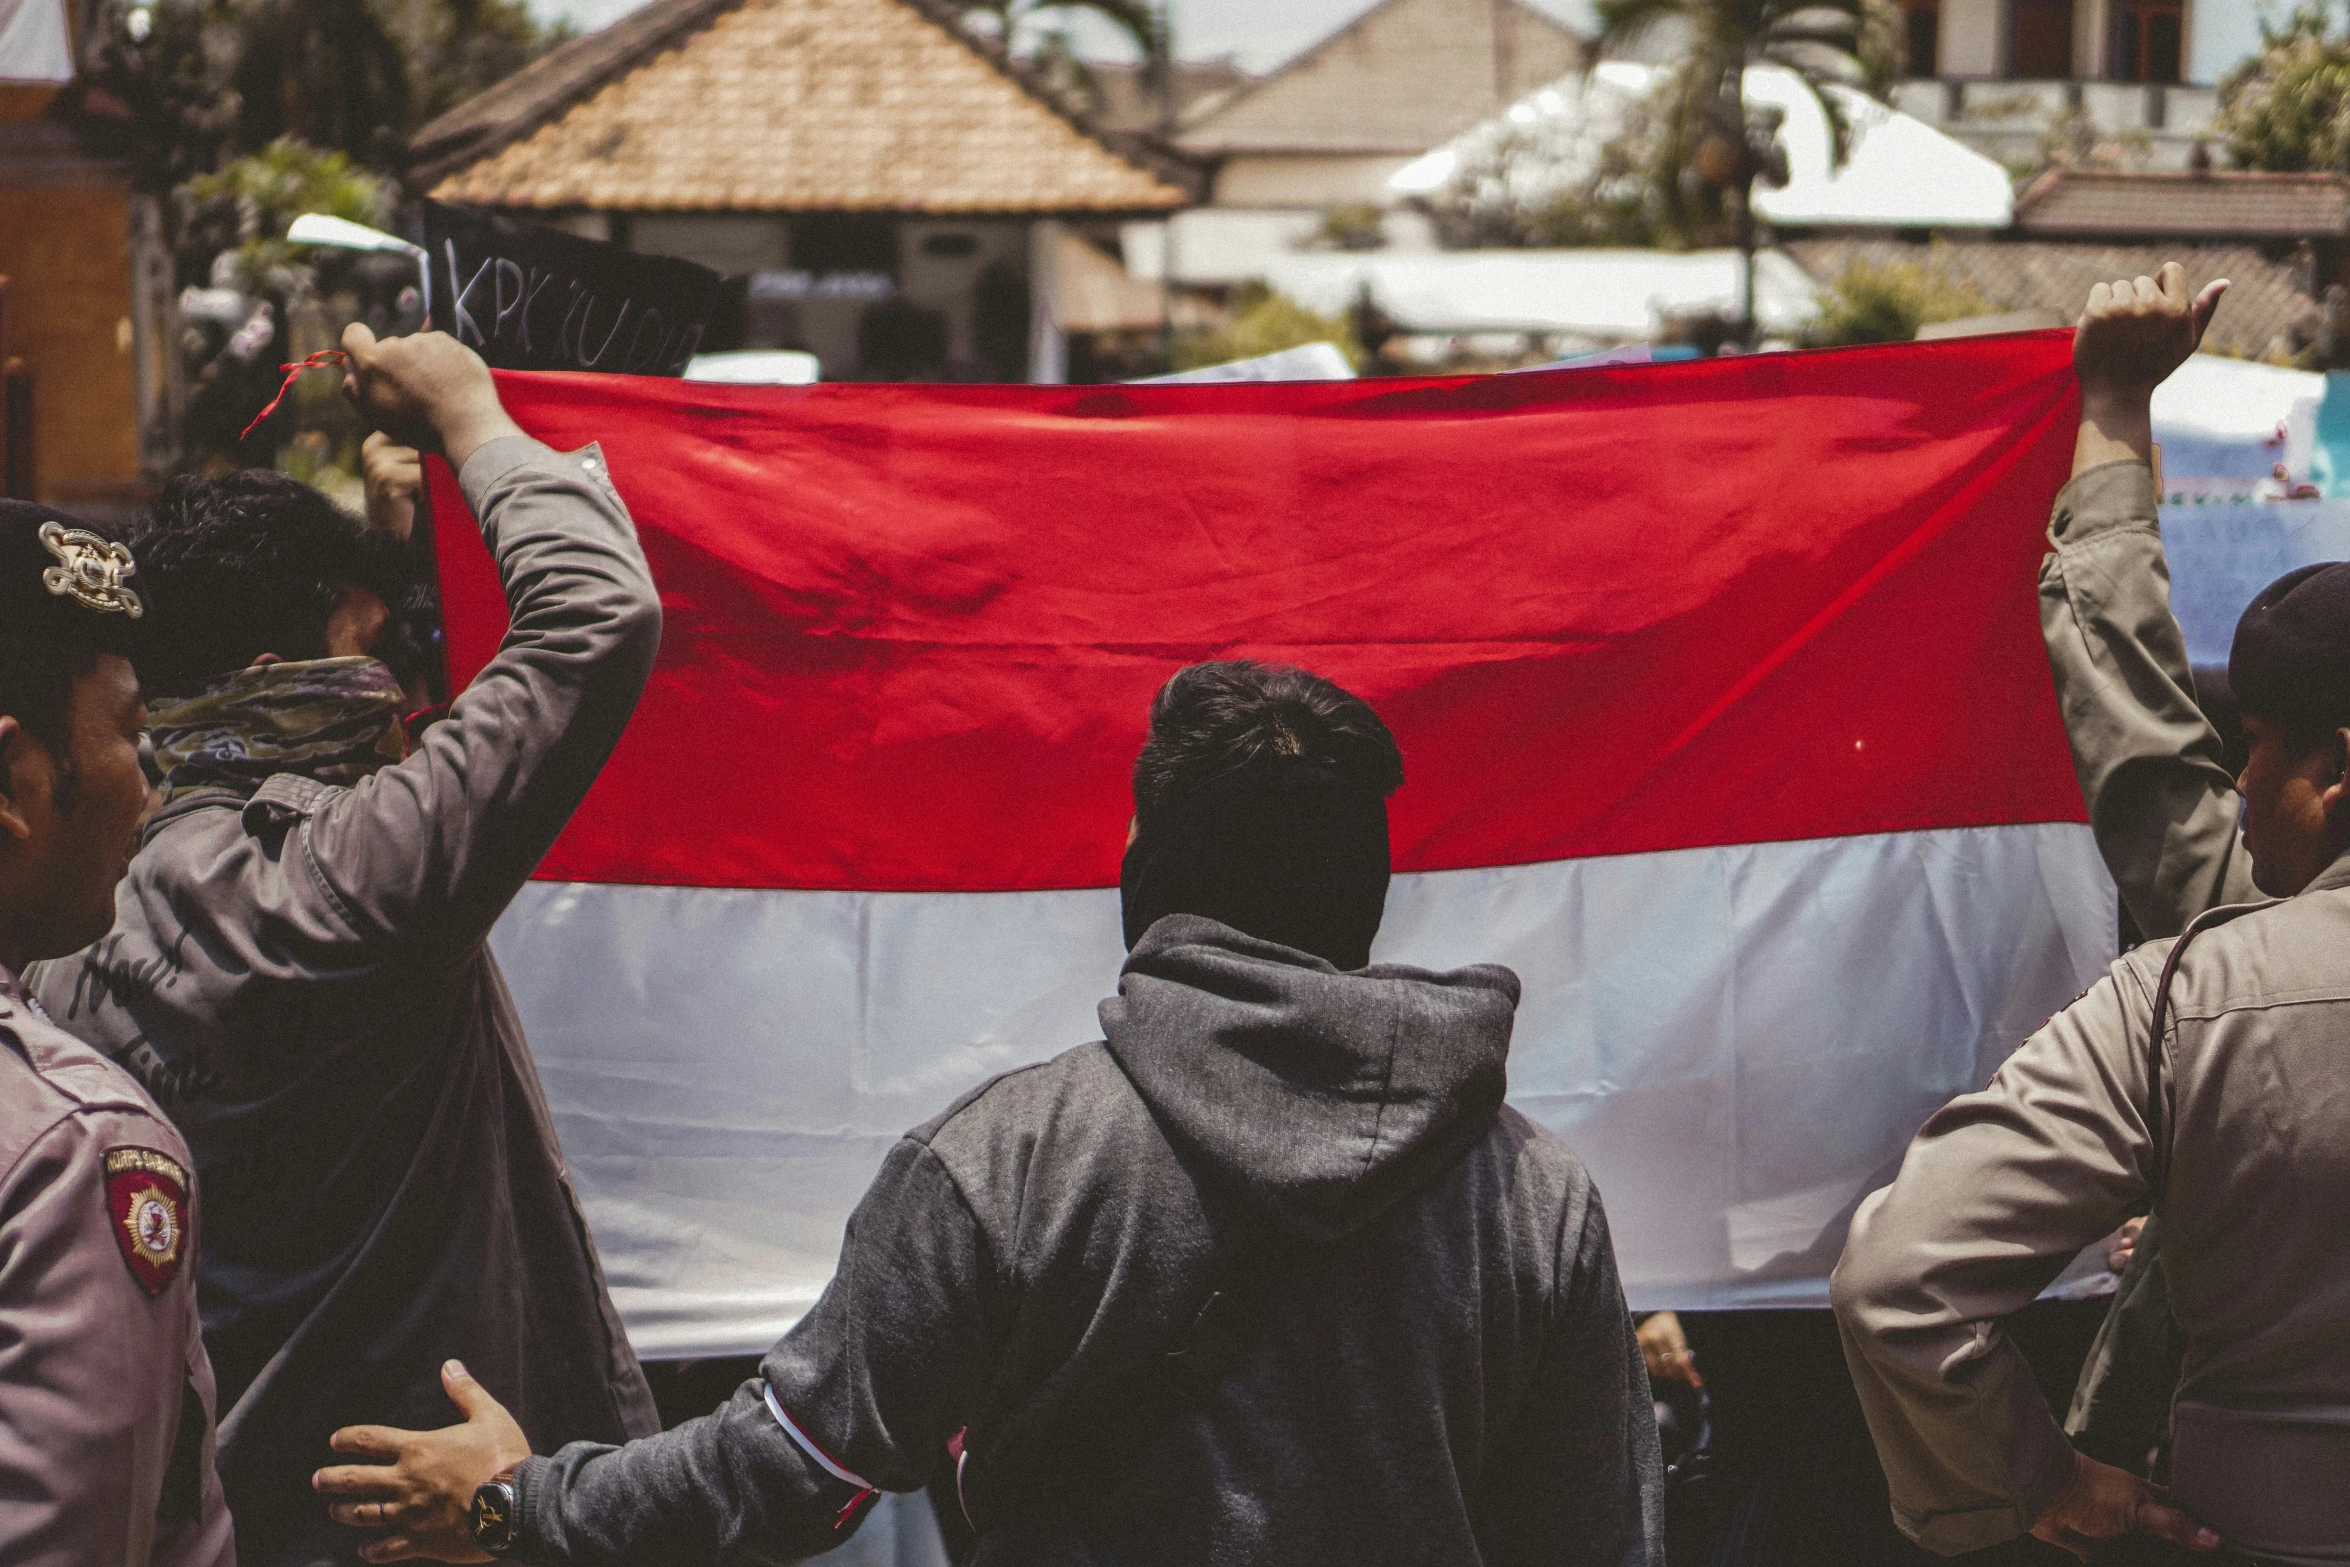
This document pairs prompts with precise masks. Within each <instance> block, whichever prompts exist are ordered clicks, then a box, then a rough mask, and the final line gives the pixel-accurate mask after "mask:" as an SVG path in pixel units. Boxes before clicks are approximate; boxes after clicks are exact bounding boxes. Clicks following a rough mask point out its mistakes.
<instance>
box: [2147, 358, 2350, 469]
mask: <svg viewBox="0 0 2350 1567" xmlns="http://www.w3.org/2000/svg"><path fill="white" fill-rule="evenodd" d="M2325 383H2326V378H2325V377H2324V376H2322V375H2318V374H2316V373H2314V372H2312V371H2307V370H2287V369H2283V368H2281V367H2279V366H2276V365H2264V364H2258V363H2255V362H2254V361H2252V360H2249V359H2223V358H2221V357H2220V356H2219V355H2217V354H2196V355H2194V356H2193V357H2191V358H2190V359H2188V361H2187V362H2186V363H2185V364H2183V365H2181V366H2179V368H2178V369H2176V370H2174V371H2172V372H2171V375H2170V379H2169V380H2167V381H2165V382H2163V383H2162V385H2160V386H2158V387H2156V388H2155V389H2154V438H2155V439H2156V440H2158V441H2160V442H2161V443H2162V472H2163V478H2164V480H2165V482H2166V483H2167V482H2168V481H2170V480H2174V479H2183V478H2202V479H2248V480H2258V479H2265V478H2267V477H2268V473H2269V470H2270V468H2272V467H2273V466H2274V465H2275V464H2276V463H2277V462H2278V461H2279V460H2284V461H2287V462H2288V463H2292V462H2293V458H2292V457H2291V456H2289V455H2288V454H2287V451H2286V441H2285V437H2284V434H2283V431H2284V429H2285V427H2286V426H2287V425H2289V424H2291V423H2292V421H2293V411H2294V406H2295V405H2296V404H2299V403H2308V404H2310V405H2312V406H2314V405H2315V403H2316V401H2317V399H2318V398H2320V397H2322V396H2324V395H2325ZM2302 444H2303V447H2304V449H2303V450H2302V451H2301V452H2300V453H2299V454H2298V456H2299V458H2300V461H2299V462H2298V463H2294V464H2293V465H2294V470H2295V473H2296V475H2297V476H2305V472H2306V466H2307V461H2308V453H2307V451H2306V435H2305V437H2304V441H2303V443H2302Z"/></svg>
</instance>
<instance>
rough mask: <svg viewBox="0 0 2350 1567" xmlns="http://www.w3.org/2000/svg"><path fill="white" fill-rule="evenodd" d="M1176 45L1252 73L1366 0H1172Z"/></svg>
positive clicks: (1557, 1) (578, 5) (1088, 41)
mask: <svg viewBox="0 0 2350 1567" xmlns="http://www.w3.org/2000/svg"><path fill="white" fill-rule="evenodd" d="M638 3H639V0H530V5H531V9H532V10H533V11H535V12H537V13H538V15H540V16H541V17H544V18H546V19H548V20H550V21H551V20H553V19H554V18H556V17H568V18H570V19H571V22H572V24H573V25H574V26H576V27H578V28H580V29H581V30H583V31H587V30H592V29H594V28H598V27H602V26H604V25H605V24H606V23H608V22H612V21H616V20H618V19H619V18H620V17H623V16H626V15H627V14H628V13H629V12H631V11H633V10H635V9H636V7H637V5H638ZM1530 3H1532V4H1533V5H1534V6H1536V7H1537V8H1538V9H1541V10H1544V11H1548V12H1549V13H1550V14H1551V15H1553V16H1555V17H1557V18H1559V19H1560V20H1561V21H1563V22H1565V23H1567V24H1568V25H1569V26H1571V27H1579V28H1585V29H1588V28H1589V27H1590V25H1591V0H1530ZM1174 4H1175V46H1176V48H1177V50H1178V51H1180V52H1181V53H1182V55H1183V56H1184V57H1185V58H1187V59H1194V60H1207V59H1213V58H1215V57H1217V56H1219V55H1227V54H1229V55H1233V56H1235V57H1237V58H1238V59H1239V61H1240V63H1241V64H1242V65H1244V66H1246V67H1247V68H1248V69H1250V70H1252V71H1262V70H1268V69H1270V68H1271V67H1273V66H1276V65H1279V64H1280V63H1281V62H1282V61H1284V60H1286V59H1288V58H1289V57H1290V56H1291V55H1293V54H1296V53H1297V52H1298V51H1299V50H1301V49H1303V48H1305V47H1306V45H1308V44H1310V43H1313V42H1314V41H1315V40H1317V39H1319V38H1321V37H1322V36H1323V35H1325V34H1327V33H1331V32H1335V31H1336V30H1337V29H1338V28H1339V27H1341V26H1343V25H1344V24H1345V23H1347V22H1349V21H1351V20H1352V19H1353V18H1354V17H1356V16H1357V15H1359V14H1361V13H1362V12H1364V11H1367V10H1369V9H1370V8H1371V7H1370V0H1174ZM1090 21H1091V19H1090V18H1084V17H1082V16H1080V18H1079V21H1078V24H1077V25H1076V26H1075V27H1074V28H1073V29H1072V30H1073V31H1074V32H1075V33H1076V34H1077V36H1078V39H1079V43H1080V47H1081V48H1084V49H1086V50H1087V51H1088V52H1095V53H1102V54H1107V55H1113V56H1115V55H1118V54H1121V53H1126V52H1129V51H1125V50H1122V49H1121V48H1120V47H1119V40H1118V36H1117V33H1116V31H1115V30H1114V29H1111V28H1108V27H1106V26H1103V25H1100V24H1093V25H1087V24H1088V23H1089V22H1090Z"/></svg>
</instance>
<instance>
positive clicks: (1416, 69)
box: [1179, 0, 1583, 153]
mask: <svg viewBox="0 0 2350 1567" xmlns="http://www.w3.org/2000/svg"><path fill="white" fill-rule="evenodd" d="M1582 63H1583V41H1582V40H1581V39H1579V38H1577V37H1576V36H1575V35H1574V34H1573V33H1571V32H1569V31H1567V29H1565V28H1564V27H1561V26H1560V25H1559V24H1558V23H1556V22H1554V21H1552V20H1551V19H1550V18H1549V17H1547V16H1544V15H1543V14H1542V13H1541V12H1539V11H1536V10H1533V9H1531V8H1529V7H1527V6H1525V5H1523V4H1520V3H1519V0H1384V3H1383V4H1380V5H1377V6H1374V7H1373V8H1372V9H1371V10H1369V11H1366V12H1365V13H1364V14H1363V15H1361V16H1359V17H1357V18H1355V19H1354V20H1353V21H1352V22H1349V23H1348V24H1347V25H1346V26H1344V27H1342V28H1340V29H1339V30H1338V31H1337V32H1335V33H1333V34H1331V35H1330V36H1329V37H1328V38H1325V39H1323V40H1322V41H1321V42H1320V43H1318V44H1316V45H1314V47H1313V48H1311V49H1308V50H1307V51H1306V52H1305V53H1304V54H1301V55H1299V56H1298V57H1297V58H1296V59H1294V60H1292V61H1290V62H1289V63H1288V64H1287V65H1284V66H1282V67H1281V68H1280V69H1279V70H1277V71H1275V72H1274V73H1273V74H1272V75H1270V76H1267V77H1265V78H1264V79H1263V80H1261V81H1259V82H1257V83H1256V84H1255V85H1253V86H1250V87H1247V88H1244V89H1242V90H1241V91H1240V92H1237V93H1235V94H1233V95H1232V96H1231V97H1230V98H1228V99H1226V100H1224V101H1223V102H1221V103H1218V104H1216V105H1214V106H1212V107H1211V108H1209V109H1208V110H1207V111H1206V112H1205V113H1203V114H1202V115H1200V117H1199V118H1198V119H1196V120H1194V121H1193V122H1192V123H1191V124H1189V125H1187V126H1186V127H1185V128H1184V130H1183V133H1182V135H1181V137H1180V138H1179V139H1180V141H1181V142H1182V144H1183V146H1185V147H1186V148H1188V149H1190V150H1192V151H1194V152H1333V153H1336V152H1346V153H1420V152H1426V151H1427V150H1428V149H1429V148H1431V147H1435V146H1438V145H1441V144H1442V143H1444V142H1447V141H1450V140H1451V139H1452V138H1453V137H1455V136H1457V135H1459V134H1460V133H1461V132H1462V131H1465V130H1467V129H1468V128H1469V127H1470V126H1472V125H1475V124H1477V123H1478V122H1479V121H1481V120H1485V119H1489V118H1491V117H1492V116H1494V115H1496V114H1499V113H1500V112H1501V111H1502V110H1504V109H1506V108H1508V107H1509V106H1510V105H1511V104H1512V103H1515V102H1516V101H1517V100H1518V99H1520V98H1522V97H1524V96H1525V95H1526V94H1528V93H1530V92H1532V91H1534V89H1536V88H1537V87H1540V86H1543V85H1544V84H1545V83H1548V82H1554V81H1557V80H1558V79H1559V78H1560V77H1562V76H1564V75H1566V74H1567V73H1568V72H1569V71H1572V70H1575V69H1577V68H1578V67H1580V66H1581V65H1582Z"/></svg>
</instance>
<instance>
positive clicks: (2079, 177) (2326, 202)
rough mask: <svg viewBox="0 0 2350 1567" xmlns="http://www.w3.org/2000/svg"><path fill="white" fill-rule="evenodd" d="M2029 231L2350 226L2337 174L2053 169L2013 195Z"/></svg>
mask: <svg viewBox="0 0 2350 1567" xmlns="http://www.w3.org/2000/svg"><path fill="white" fill-rule="evenodd" d="M2015 226H2016V228H2017V230H2018V231H2020V232H2022V233H2027V234H2051V235H2053V234H2078V235H2084V236H2086V235H2111V236H2114V237H2116V238H2120V237H2124V236H2128V237H2147V238H2155V237H2160V236H2164V235H2177V236H2179V237H2181V238H2209V239H2302V238H2316V237H2319V236H2322V235H2329V234H2339V233H2342V232H2343V230H2344V228H2345V227H2350V180H2345V179H2344V178H2343V177H2342V176H2341V175H2339V174H2267V173H2245V172H2236V171H2232V170H2229V171H2214V172H2212V173H2209V174H2154V173H2121V172H2105V171H2099V170H2081V169H2051V170H2050V171H2049V172H2047V173H2046V174H2043V175H2041V176H2040V177H2039V178H2038V179H2036V180H2034V181H2033V182H2032V183H2031V184H2030V185H2029V186H2028V187H2026V188H2025V190H2024V192H2023V194H2022V195H2020V196H2018V197H2017V198H2016V203H2015Z"/></svg>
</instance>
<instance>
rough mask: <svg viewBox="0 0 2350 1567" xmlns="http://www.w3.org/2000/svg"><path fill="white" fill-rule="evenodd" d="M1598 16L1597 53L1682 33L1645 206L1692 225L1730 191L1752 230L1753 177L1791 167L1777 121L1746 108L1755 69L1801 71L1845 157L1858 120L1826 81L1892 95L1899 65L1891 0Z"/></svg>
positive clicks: (1652, 150) (1687, 7)
mask: <svg viewBox="0 0 2350 1567" xmlns="http://www.w3.org/2000/svg"><path fill="white" fill-rule="evenodd" d="M1598 14H1599V37H1598V40H1597V47H1596V48H1594V49H1593V51H1592V58H1593V59H1594V60H1597V59H1598V58H1600V57H1601V56H1603V55H1606V54H1609V53H1611V52H1614V51H1617V50H1619V49H1621V48H1623V47H1625V46H1628V45H1632V44H1635V43H1638V42H1641V41H1643V40H1644V39H1645V38H1647V37H1648V36H1650V35H1652V34H1654V33H1656V32H1657V31H1658V30H1659V29H1666V30H1678V32H1679V34H1680V35H1681V36H1680V39H1679V41H1678V47H1677V49H1676V58H1675V63H1674V64H1673V65H1672V66H1671V68H1670V69H1671V71H1672V82H1671V85H1670V86H1669V87H1668V88H1667V89H1666V91H1665V93H1664V95H1663V97H1662V100H1661V102H1660V104H1659V106H1658V112H1657V116H1656V120H1655V123H1654V125H1653V127H1652V128H1651V130H1650V132H1649V133H1648V135H1647V136H1646V138H1645V145H1644V146H1643V147H1642V148H1641V149H1640V152H1641V162H1642V164H1643V165H1644V168H1643V173H1644V175H1645V177H1646V179H1647V181H1648V183H1649V195H1648V202H1647V204H1649V205H1652V206H1653V207H1654V208H1655V209H1656V210H1657V211H1658V213H1659V215H1660V218H1661V220H1662V222H1663V223H1664V225H1665V226H1666V227H1667V228H1669V229H1672V230H1676V231H1680V232H1684V233H1685V232H1690V231H1692V230H1695V229H1698V228H1701V227H1705V226H1708V225H1713V224H1718V223H1719V222H1720V221H1721V220H1722V218H1723V216H1724V211H1725V198H1727V197H1731V196H1735V198H1736V204H1735V208H1734V215H1735V216H1737V217H1738V218H1739V220H1740V226H1741V229H1743V228H1744V227H1745V226H1746V225H1745V216H1744V215H1745V211H1746V208H1747V204H1748V198H1749V196H1750V193H1751V191H1752V189H1753V185H1754V182H1755V180H1756V179H1757V178H1758V177H1763V176H1766V175H1769V174H1770V173H1771V172H1772V171H1773V169H1774V166H1775V165H1778V166H1782V167H1783V158H1784V154H1783V153H1782V152H1780V150H1779V149H1778V145H1777V143H1778V126H1777V124H1776V123H1775V122H1773V121H1772V120H1770V119H1769V118H1768V117H1766V116H1764V115H1761V114H1752V113H1749V111H1748V109H1747V106H1746V99H1745V73H1746V68H1747V67H1748V66H1750V65H1778V66H1784V67H1785V68H1786V69H1788V70H1790V71H1793V72H1794V73H1795V74H1796V76H1797V77H1798V78H1799V79H1800V80H1801V81H1802V82H1803V84H1804V86H1805V87H1806V88H1808V89H1809V90H1810V91H1811V93H1812V95H1813V97H1815V98H1816V99H1817V100H1818V101H1819V104H1820V108H1821V110H1822V112H1823V113H1825V114H1826V116H1827V119H1828V138H1829V157H1830V159H1831V160H1832V161H1833V162H1835V163H1838V164H1841V163H1842V162H1843V160H1844V157H1845V155H1846V153H1847V152H1848V151H1849V149H1850V137H1851V127H1850V125H1849V124H1848V123H1847V122H1846V118H1845V114H1844V108H1843V105H1841V104H1840V103H1838V102H1837V101H1836V98H1835V96H1834V95H1833V94H1832V93H1830V92H1829V91H1828V90H1827V89H1828V88H1829V87H1830V86H1843V87H1848V88H1853V89H1856V90H1858V91H1862V92H1867V93H1871V94H1874V95H1882V93H1883V91H1884V88H1885V84H1886V82H1887V81H1889V80H1890V79H1891V77H1892V74H1893V72H1894V71H1895V69H1896V68H1897V67H1898V63H1899V62H1898V43H1897V38H1898V34H1897V28H1896V24H1895V19H1894V17H1893V16H1892V5H1891V3H1890V0H1598Z"/></svg>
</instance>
